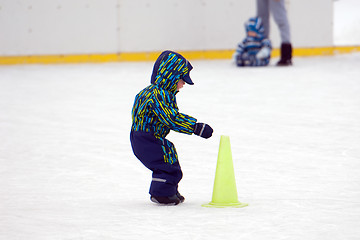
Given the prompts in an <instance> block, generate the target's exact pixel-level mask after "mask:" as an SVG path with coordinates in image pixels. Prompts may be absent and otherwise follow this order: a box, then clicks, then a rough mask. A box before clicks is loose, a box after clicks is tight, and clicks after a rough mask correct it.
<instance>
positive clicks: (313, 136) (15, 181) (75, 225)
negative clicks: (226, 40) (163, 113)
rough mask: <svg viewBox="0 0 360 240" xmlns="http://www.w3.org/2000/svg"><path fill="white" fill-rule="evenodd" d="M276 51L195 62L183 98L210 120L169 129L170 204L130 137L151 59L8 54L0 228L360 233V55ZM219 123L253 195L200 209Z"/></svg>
mask: <svg viewBox="0 0 360 240" xmlns="http://www.w3.org/2000/svg"><path fill="white" fill-rule="evenodd" d="M349 1H350V2H351V1H353V0H340V1H336V2H335V10H336V11H337V9H339V8H337V6H345V5H344V3H349ZM355 2H356V3H355ZM354 4H355V5H354ZM356 4H357V5H356ZM358 5H359V3H358V1H353V2H352V5H351V7H353V8H356V6H358ZM348 6H349V5H348ZM345 9H346V8H345ZM347 9H349V7H348V8H347ZM343 12H344V11H343ZM339 13H340V15H339ZM341 14H342V13H341V11H338V12H337V13H336V16H335V19H337V20H336V22H335V23H336V24H335V28H337V29H341V28H339V27H338V26H341V24H344V23H345V22H344V21H345V20H344V21H343V22H339V21H340V20H341V19H345V18H339V17H338V16H341ZM342 16H345V15H344V14H343V15H342ZM355 17H357V16H355ZM358 26H359V25H358V24H357V25H354V28H352V29H353V31H354V33H353V34H352V35H351V34H350V35H351V36H355V39H356V36H357V34H358V33H359V29H358ZM335 33H337V30H335ZM348 34H349V32H346V33H344V34H342V35H341V36H339V35H338V36H336V39H337V41H338V42H339V41H340V43H341V41H343V42H344V41H345V40H344V39H345V37H346V36H349V35H348ZM355 41H358V40H355ZM352 44H353V42H352ZM275 61H276V59H274V60H273V62H272V66H269V67H264V68H236V67H235V66H234V65H231V64H230V62H229V61H193V62H192V64H193V66H194V70H193V71H192V73H191V75H192V78H193V79H194V81H195V85H194V86H185V87H184V88H183V89H182V90H181V92H180V93H179V94H178V96H177V98H178V105H179V107H180V110H181V112H184V113H187V114H190V115H193V116H195V117H197V118H198V120H199V121H202V122H207V123H209V124H210V125H211V126H212V127H213V128H214V130H215V132H214V136H213V137H212V138H210V139H207V140H205V139H201V138H199V137H197V136H188V135H182V134H177V133H171V134H170V135H169V137H168V138H169V139H170V140H171V141H173V142H174V143H175V145H176V147H177V150H178V153H179V158H180V163H181V165H182V169H183V172H184V178H183V180H182V181H181V182H180V188H179V189H180V192H181V193H182V194H183V195H184V196H185V197H186V201H185V203H183V204H181V205H178V206H176V207H163V206H157V205H155V204H153V203H151V202H150V200H149V195H148V193H147V192H148V188H149V183H150V180H151V173H150V171H148V170H147V169H146V168H145V167H143V166H142V165H141V163H140V162H139V161H138V160H137V159H136V158H135V157H134V155H133V153H132V151H131V147H130V143H129V129H130V124H131V117H130V111H131V107H132V103H133V99H134V96H135V94H136V93H137V92H138V91H139V90H140V89H142V88H143V87H145V86H146V85H147V83H148V81H149V79H150V75H151V70H152V63H108V64H98V65H95V64H82V65H17V66H0V141H1V144H0V239H4V240H19V239H21V240H22V239H31V240H49V239H51V240H58V239H59V240H60V239H61V240H75V239H76V240H77V239H85V240H99V239H102V240H103V239H106V240H108V239H109V240H110V239H124V240H140V239H141V240H142V239H156V240H165V239H166V240H168V239H186V240H188V239H192V240H202V239H204V240H209V239H211V240H217V239H236V240H237V239H242V240H264V239H277V240H278V239H291V240H304V239H306V240H328V239H331V240H357V239H359V236H360V94H359V93H360V81H359V75H360V68H359V66H360V54H359V53H358V54H351V55H342V56H333V57H312V58H295V59H294V62H295V64H294V66H293V67H284V68H279V67H273V65H274V63H275ZM220 135H229V136H230V140H231V146H232V155H233V161H234V171H235V175H236V183H237V189H238V195H239V201H241V202H246V203H249V206H248V207H245V208H240V209H237V208H223V209H213V208H204V207H201V204H203V203H207V202H209V201H210V200H211V195H212V188H213V181H214V177H215V170H216V160H217V153H218V145H219V139H220Z"/></svg>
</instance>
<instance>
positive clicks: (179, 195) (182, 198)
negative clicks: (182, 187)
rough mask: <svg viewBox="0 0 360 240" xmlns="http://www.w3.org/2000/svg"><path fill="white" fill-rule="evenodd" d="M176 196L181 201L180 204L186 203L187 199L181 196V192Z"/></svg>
mask: <svg viewBox="0 0 360 240" xmlns="http://www.w3.org/2000/svg"><path fill="white" fill-rule="evenodd" d="M176 196H177V197H178V198H179V199H180V202H181V203H182V202H184V201H185V198H184V196H183V195H181V194H180V193H179V192H177V193H176Z"/></svg>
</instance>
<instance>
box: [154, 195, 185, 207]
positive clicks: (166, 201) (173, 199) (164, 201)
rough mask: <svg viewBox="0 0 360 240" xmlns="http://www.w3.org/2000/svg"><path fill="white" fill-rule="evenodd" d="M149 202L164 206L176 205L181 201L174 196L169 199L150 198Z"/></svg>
mask: <svg viewBox="0 0 360 240" xmlns="http://www.w3.org/2000/svg"><path fill="white" fill-rule="evenodd" d="M150 200H151V201H152V202H154V203H159V204H165V205H178V204H179V203H180V202H181V200H180V199H179V198H178V197H177V196H176V195H174V196H171V197H157V196H151V197H150Z"/></svg>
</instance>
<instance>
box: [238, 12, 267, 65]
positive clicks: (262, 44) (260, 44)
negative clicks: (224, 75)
mask: <svg viewBox="0 0 360 240" xmlns="http://www.w3.org/2000/svg"><path fill="white" fill-rule="evenodd" d="M245 29H246V37H245V39H244V40H243V41H242V42H240V43H239V44H238V46H237V49H236V52H235V53H234V60H235V62H236V65H237V66H239V67H243V66H266V65H268V64H269V62H270V54H271V49H272V46H271V42H270V40H269V39H267V38H265V36H264V27H263V25H262V20H261V18H260V17H254V18H250V19H249V20H248V21H247V22H246V23H245Z"/></svg>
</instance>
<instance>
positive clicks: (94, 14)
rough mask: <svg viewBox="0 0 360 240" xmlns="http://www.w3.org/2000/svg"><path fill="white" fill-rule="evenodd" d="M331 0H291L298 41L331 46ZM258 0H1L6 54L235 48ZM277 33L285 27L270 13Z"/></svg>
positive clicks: (0, 48) (1, 51)
mask: <svg viewBox="0 0 360 240" xmlns="http://www.w3.org/2000/svg"><path fill="white" fill-rule="evenodd" d="M332 1H333V0H316V1H313V0H286V5H287V9H288V14H289V20H290V27H291V35H292V41H293V45H294V47H319V46H332V44H333V36H332V31H333V30H332V29H333V26H332V19H333V2H332ZM255 13H256V1H255V0H58V1H53V0H0V55H1V56H11V55H62V54H64V55H65V54H96V53H117V52H144V51H161V50H163V49H175V50H194V51H198V50H222V49H224V50H225V49H226V50H228V49H235V47H236V44H237V43H238V42H239V41H241V40H242V39H243V38H244V36H245V32H244V22H245V21H246V20H247V19H248V18H249V17H252V16H254V15H255ZM270 37H271V40H272V42H273V46H274V47H275V48H277V47H279V45H280V40H279V32H278V29H277V26H276V25H275V24H274V22H273V20H271V34H270Z"/></svg>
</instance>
